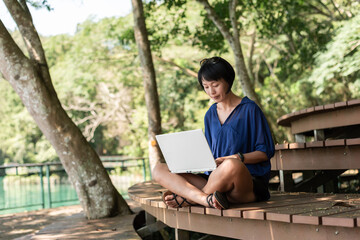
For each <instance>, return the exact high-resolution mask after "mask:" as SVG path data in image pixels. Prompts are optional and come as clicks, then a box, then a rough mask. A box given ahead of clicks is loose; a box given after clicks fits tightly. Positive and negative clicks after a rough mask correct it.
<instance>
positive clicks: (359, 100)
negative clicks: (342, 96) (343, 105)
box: [347, 99, 360, 106]
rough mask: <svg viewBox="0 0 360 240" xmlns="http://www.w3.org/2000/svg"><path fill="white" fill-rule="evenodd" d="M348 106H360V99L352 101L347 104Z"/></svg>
mask: <svg viewBox="0 0 360 240" xmlns="http://www.w3.org/2000/svg"><path fill="white" fill-rule="evenodd" d="M347 105H348V106H352V105H360V99H354V100H350V101H348V102H347Z"/></svg>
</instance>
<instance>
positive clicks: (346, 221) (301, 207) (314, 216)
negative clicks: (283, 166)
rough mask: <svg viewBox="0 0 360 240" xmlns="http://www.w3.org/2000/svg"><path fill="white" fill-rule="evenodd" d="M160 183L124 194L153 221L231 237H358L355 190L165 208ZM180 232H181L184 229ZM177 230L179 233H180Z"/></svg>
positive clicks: (142, 185) (358, 210) (359, 217)
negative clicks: (221, 206)
mask: <svg viewBox="0 0 360 240" xmlns="http://www.w3.org/2000/svg"><path fill="white" fill-rule="evenodd" d="M164 191H166V189H164V188H162V187H161V186H160V185H158V184H156V183H154V182H143V183H139V184H136V185H134V186H132V187H130V188H129V191H128V192H129V196H130V197H131V198H132V199H133V200H134V201H136V202H138V203H140V204H141V207H142V208H143V209H144V210H145V211H146V212H148V213H150V214H151V215H153V216H154V217H155V218H156V219H157V220H158V221H161V222H163V223H165V224H166V225H168V226H170V227H172V228H175V229H176V239H185V237H184V236H188V235H186V234H184V231H181V230H186V231H195V232H201V233H206V234H210V235H217V236H224V237H230V238H235V239H264V240H266V239H280V240H281V239H286V240H287V239H317V240H318V239H319V240H320V239H359V236H360V195H358V194H348V195H345V194H336V195H335V194H314V193H279V192H277V193H272V195H271V198H270V200H269V201H266V202H257V203H248V204H238V205H232V206H231V208H230V209H227V210H218V209H213V208H205V207H202V206H191V207H184V208H179V209H176V208H170V207H167V206H166V204H165V203H164V202H163V201H162V200H161V194H162V192H164ZM185 233H186V232H185ZM181 234H183V235H181Z"/></svg>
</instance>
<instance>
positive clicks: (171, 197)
mask: <svg viewBox="0 0 360 240" xmlns="http://www.w3.org/2000/svg"><path fill="white" fill-rule="evenodd" d="M163 201H164V202H165V204H166V205H168V206H169V207H172V208H181V207H188V206H191V205H193V203H192V202H191V201H188V200H186V198H184V197H181V196H179V195H177V194H174V193H173V192H171V191H166V192H165V193H164V194H163Z"/></svg>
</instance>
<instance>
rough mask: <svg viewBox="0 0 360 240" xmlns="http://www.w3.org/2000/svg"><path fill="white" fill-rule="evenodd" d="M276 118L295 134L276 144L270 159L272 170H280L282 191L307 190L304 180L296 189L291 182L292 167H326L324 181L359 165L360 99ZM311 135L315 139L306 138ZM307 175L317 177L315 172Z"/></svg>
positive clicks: (294, 169)
mask: <svg viewBox="0 0 360 240" xmlns="http://www.w3.org/2000/svg"><path fill="white" fill-rule="evenodd" d="M277 122H278V124H279V125H282V126H285V127H290V129H291V133H292V134H294V138H295V142H294V143H289V144H288V143H286V144H278V145H276V146H275V149H276V151H275V155H274V157H273V158H272V159H271V163H272V170H278V171H279V177H280V186H281V190H282V191H291V190H295V191H305V190H306V187H304V186H305V185H304V184H303V186H302V187H300V188H296V189H295V188H293V187H292V186H291V185H292V183H291V181H292V177H291V171H304V172H305V171H306V170H325V171H324V172H325V173H326V174H324V175H325V176H324V177H323V179H322V181H320V183H319V184H321V183H323V182H325V181H326V180H329V179H331V178H334V177H336V176H338V175H340V174H342V173H343V172H345V171H346V170H348V169H360V100H351V101H346V102H338V103H333V104H327V105H321V106H315V107H310V108H307V109H303V110H300V111H296V112H293V113H290V114H286V115H284V116H282V117H280V118H279V119H278V121H277ZM309 138H312V141H306V140H307V139H309ZM328 170H338V171H328ZM308 173H309V172H308ZM308 177H309V178H313V179H314V175H313V174H312V175H309V176H308ZM318 178H319V177H318ZM306 181H307V185H308V186H313V185H314V181H308V180H306Z"/></svg>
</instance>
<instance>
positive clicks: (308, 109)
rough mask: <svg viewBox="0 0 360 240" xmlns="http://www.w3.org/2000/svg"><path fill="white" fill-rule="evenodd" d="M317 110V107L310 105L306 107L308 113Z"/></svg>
mask: <svg viewBox="0 0 360 240" xmlns="http://www.w3.org/2000/svg"><path fill="white" fill-rule="evenodd" d="M314 111H315V107H309V108H307V109H306V113H312V112H314Z"/></svg>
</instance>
